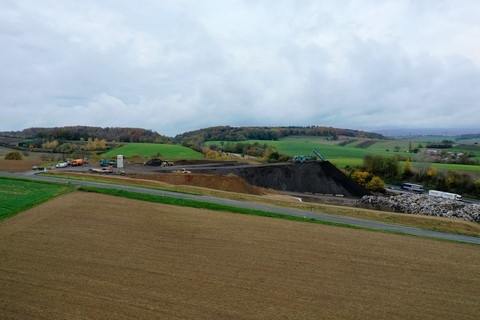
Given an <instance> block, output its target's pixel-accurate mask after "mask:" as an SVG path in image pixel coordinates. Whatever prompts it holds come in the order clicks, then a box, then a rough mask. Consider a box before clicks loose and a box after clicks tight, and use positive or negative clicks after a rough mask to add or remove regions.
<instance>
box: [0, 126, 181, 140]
mask: <svg viewBox="0 0 480 320" xmlns="http://www.w3.org/2000/svg"><path fill="white" fill-rule="evenodd" d="M0 135H1V136H3V137H4V138H3V139H6V138H16V139H42V140H60V141H80V140H82V139H83V140H87V139H88V138H92V139H94V138H98V139H105V140H107V141H117V142H153V143H172V142H173V140H172V139H171V138H169V137H166V136H162V135H160V134H159V133H157V132H155V131H152V130H146V129H141V128H122V127H107V128H101V127H89V126H71V127H54V128H28V129H24V130H22V131H9V132H1V133H0Z"/></svg>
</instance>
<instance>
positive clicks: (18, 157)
mask: <svg viewBox="0 0 480 320" xmlns="http://www.w3.org/2000/svg"><path fill="white" fill-rule="evenodd" d="M5 160H22V154H21V153H20V152H19V151H12V152H9V153H7V154H6V155H5Z"/></svg>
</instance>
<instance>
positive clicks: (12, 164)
mask: <svg viewBox="0 0 480 320" xmlns="http://www.w3.org/2000/svg"><path fill="white" fill-rule="evenodd" d="M42 162H43V161H42V160H40V159H28V160H4V159H0V170H3V171H12V172H23V171H27V170H31V169H32V167H33V166H38V165H40V164H41V163H42Z"/></svg>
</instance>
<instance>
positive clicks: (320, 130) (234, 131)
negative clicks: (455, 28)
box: [0, 126, 385, 148]
mask: <svg viewBox="0 0 480 320" xmlns="http://www.w3.org/2000/svg"><path fill="white" fill-rule="evenodd" d="M288 136H323V137H327V138H329V139H332V140H336V139H337V138H338V137H339V136H348V137H356V138H360V137H362V138H370V139H385V137H384V136H383V135H381V134H379V133H373V132H366V131H359V130H352V129H339V128H333V127H321V126H309V127H230V126H218V127H210V128H204V129H199V130H195V131H189V132H185V133H182V134H179V135H177V136H176V137H174V138H171V137H167V136H163V135H161V134H159V133H157V132H155V131H152V130H146V129H141V128H124V127H106V128H101V127H90V126H67V127H53V128H41V127H38V128H28V129H24V130H21V131H9V132H0V140H1V141H0V142H2V143H3V144H7V143H11V142H18V141H21V140H26V139H32V140H42V141H47V140H48V141H53V140H58V141H80V140H85V141H86V140H88V139H89V138H92V139H95V138H98V139H105V140H107V141H116V142H150V143H178V144H183V145H185V146H190V147H193V148H198V147H199V146H201V145H202V144H203V143H204V142H205V141H213V140H222V141H245V140H252V139H254V140H278V139H281V138H284V137H288Z"/></svg>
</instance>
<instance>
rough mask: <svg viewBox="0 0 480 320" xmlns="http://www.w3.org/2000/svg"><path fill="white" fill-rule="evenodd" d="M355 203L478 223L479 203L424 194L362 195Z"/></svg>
mask: <svg viewBox="0 0 480 320" xmlns="http://www.w3.org/2000/svg"><path fill="white" fill-rule="evenodd" d="M357 205H359V206H361V207H365V208H373V209H379V210H389V211H393V212H402V213H407V214H419V215H426V216H435V217H447V218H456V219H462V220H465V221H470V222H476V223H480V205H478V204H471V203H465V202H461V201H454V200H448V199H443V198H438V197H432V196H428V195H424V194H398V195H394V196H389V197H384V196H364V197H362V198H361V199H360V200H358V201H357Z"/></svg>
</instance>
